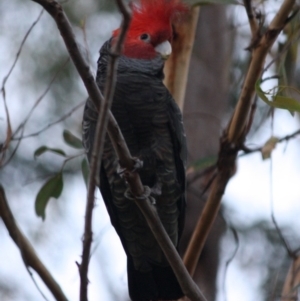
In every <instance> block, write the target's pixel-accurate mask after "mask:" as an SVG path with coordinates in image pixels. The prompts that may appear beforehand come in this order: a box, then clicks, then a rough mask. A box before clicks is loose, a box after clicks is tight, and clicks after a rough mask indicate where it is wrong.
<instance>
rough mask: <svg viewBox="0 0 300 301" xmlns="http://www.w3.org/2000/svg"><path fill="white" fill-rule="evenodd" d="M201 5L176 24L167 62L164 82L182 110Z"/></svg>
mask: <svg viewBox="0 0 300 301" xmlns="http://www.w3.org/2000/svg"><path fill="white" fill-rule="evenodd" d="M199 12H200V6H197V7H193V8H192V11H191V16H190V17H189V19H188V20H186V21H185V22H182V23H179V24H178V25H177V26H175V37H174V39H173V41H172V48H173V50H172V54H171V56H170V57H169V59H168V60H167V61H166V63H165V68H164V73H165V80H164V84H165V85H166V87H167V88H168V90H169V91H170V93H171V94H172V96H173V98H174V99H175V101H176V103H177V105H178V106H179V108H180V110H181V111H182V110H183V105H184V97H185V90H186V85H187V79H188V71H189V67H190V60H191V54H192V50H193V45H194V39H195V33H196V26H197V22H198V17H199Z"/></svg>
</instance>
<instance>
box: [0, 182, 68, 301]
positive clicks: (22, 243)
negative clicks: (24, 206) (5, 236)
mask: <svg viewBox="0 0 300 301" xmlns="http://www.w3.org/2000/svg"><path fill="white" fill-rule="evenodd" d="M0 216H1V218H2V220H3V222H4V225H5V226H6V228H7V230H8V232H9V235H10V236H11V238H12V239H13V241H14V242H15V243H16V245H17V246H18V248H19V250H20V252H21V256H22V259H23V261H24V264H25V266H26V268H28V267H31V268H32V269H34V270H35V271H36V272H37V274H38V275H39V276H40V277H41V279H42V280H43V282H44V283H45V285H46V286H47V287H48V289H49V290H50V292H51V293H52V295H53V296H54V297H55V299H56V300H57V301H67V297H66V296H65V295H64V293H63V291H62V290H61V288H60V286H59V285H58V283H57V282H56V281H55V279H54V278H53V277H52V275H51V274H50V272H49V271H48V270H47V268H46V267H45V266H44V264H43V263H42V262H41V260H40V259H39V257H38V256H37V254H36V253H35V250H34V248H33V247H32V245H31V244H30V242H29V241H28V239H27V238H26V237H25V236H24V234H23V233H22V232H21V230H20V229H19V227H18V225H17V223H16V221H15V219H14V217H13V214H12V212H11V210H10V208H9V206H8V203H7V200H6V196H5V192H4V189H3V187H2V186H1V184H0Z"/></svg>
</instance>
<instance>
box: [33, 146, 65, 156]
mask: <svg viewBox="0 0 300 301" xmlns="http://www.w3.org/2000/svg"><path fill="white" fill-rule="evenodd" d="M45 152H52V153H56V154H58V155H61V156H64V157H65V156H66V154H65V152H64V151H63V150H61V149H58V148H50V147H47V146H41V147H39V148H38V149H37V150H36V151H35V152H34V158H36V157H39V156H40V155H42V154H43V153H45Z"/></svg>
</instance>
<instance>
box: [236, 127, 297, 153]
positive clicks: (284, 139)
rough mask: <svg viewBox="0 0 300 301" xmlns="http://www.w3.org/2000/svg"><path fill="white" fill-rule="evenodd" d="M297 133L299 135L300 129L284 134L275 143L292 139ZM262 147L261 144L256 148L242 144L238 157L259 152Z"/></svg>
mask: <svg viewBox="0 0 300 301" xmlns="http://www.w3.org/2000/svg"><path fill="white" fill-rule="evenodd" d="M298 135H300V130H297V131H295V132H294V133H292V134H289V135H286V136H284V137H282V138H279V139H278V141H277V143H281V142H284V141H289V140H290V139H293V138H295V137H296V136H298ZM262 148H263V146H259V147H256V148H248V147H246V146H242V147H241V150H243V151H244V153H243V154H241V155H239V157H243V156H246V155H248V154H252V153H255V152H261V150H262Z"/></svg>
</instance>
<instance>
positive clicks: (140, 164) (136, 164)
mask: <svg viewBox="0 0 300 301" xmlns="http://www.w3.org/2000/svg"><path fill="white" fill-rule="evenodd" d="M132 159H133V170H132V172H136V171H137V170H139V169H141V168H142V167H143V165H144V163H143V161H142V160H140V159H139V158H137V157H133V158H132Z"/></svg>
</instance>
